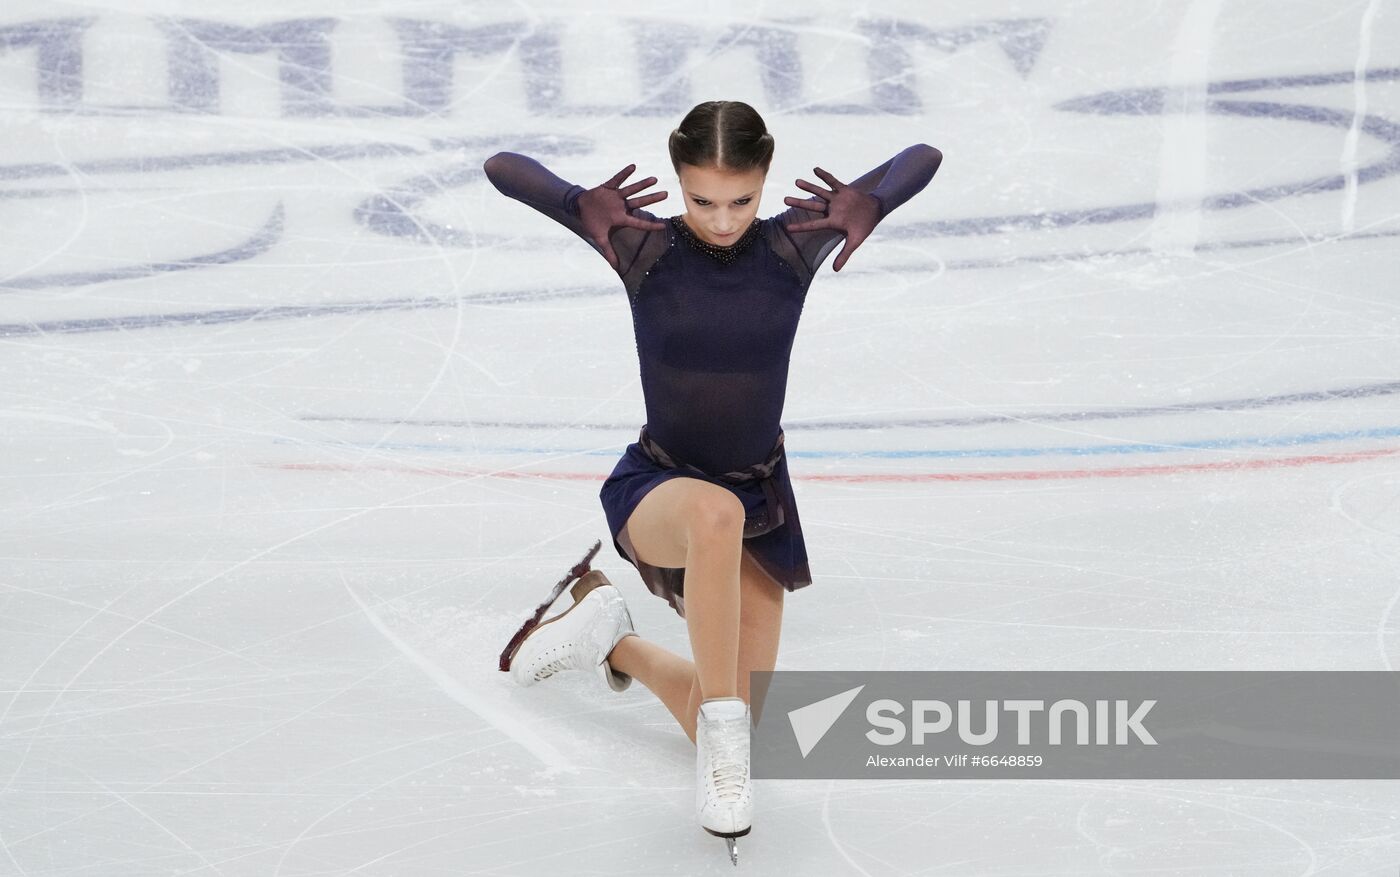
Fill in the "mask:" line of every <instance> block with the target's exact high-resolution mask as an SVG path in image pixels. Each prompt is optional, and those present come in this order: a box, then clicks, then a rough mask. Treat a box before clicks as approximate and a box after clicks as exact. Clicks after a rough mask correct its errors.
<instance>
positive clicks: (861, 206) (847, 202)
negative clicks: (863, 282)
mask: <svg viewBox="0 0 1400 877" xmlns="http://www.w3.org/2000/svg"><path fill="white" fill-rule="evenodd" d="M812 170H813V172H815V173H816V175H817V176H819V177H821V178H822V180H823V181H824V182H825V183H826V184H827V185H828V186H830V187H831V188H830V189H823V188H822V187H821V186H818V185H816V184H815V183H809V182H807V181H806V180H802V179H799V180H798V181H797V187H798V188H799V189H805V190H807V191H808V192H811V193H812V194H814V195H816V196H817V197H815V198H806V199H798V198H793V197H791V196H788V197H787V198H784V199H783V203H784V204H786V205H788V206H789V207H800V208H802V209H803V210H810V211H811V212H813V213H818V214H822V218H820V219H812V220H809V221H807V222H797V223H793V224H791V225H789V226H788V227H787V230H788V231H793V232H799V231H817V230H819V229H824V228H831V229H836V230H838V231H842V232H845V235H846V243H845V246H843V247H841V252H839V253H837V254H836V261H834V262H832V263H831V269H832V270H833V271H840V270H841V268H842V266H844V265H845V264H846V260H847V259H849V258H851V254H852V253H854V252H855V251H856V248H857V247H859V246H860V245H861V244H862V243H864V242H865V239H866V238H868V237H870V233H871V232H872V231H874V230H875V226H876V225H878V224H879V222H880V199H879V198H876V197H875V196H874V195H868V194H866V193H865V192H862V191H861V190H860V189H856V188H852V187H851V186H849V185H847V184H845V183H843V182H841V181H840V180H838V179H836V177H834V176H832V175H831V174H829V173H827V172H826V171H824V170H822V169H821V168H819V167H816V168H812Z"/></svg>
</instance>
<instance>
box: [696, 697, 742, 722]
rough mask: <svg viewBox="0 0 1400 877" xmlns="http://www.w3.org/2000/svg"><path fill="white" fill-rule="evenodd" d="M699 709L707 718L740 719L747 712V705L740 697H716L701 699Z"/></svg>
mask: <svg viewBox="0 0 1400 877" xmlns="http://www.w3.org/2000/svg"><path fill="white" fill-rule="evenodd" d="M700 709H702V710H704V711H705V717H706V718H708V719H717V720H727V719H742V718H743V717H744V716H745V715H746V714H747V713H748V709H749V705H748V704H746V703H744V701H743V699H742V698H738V697H717V698H714V699H713V700H706V701H703V702H702V703H701V704H700Z"/></svg>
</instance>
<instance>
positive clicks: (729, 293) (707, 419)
mask: <svg viewBox="0 0 1400 877" xmlns="http://www.w3.org/2000/svg"><path fill="white" fill-rule="evenodd" d="M932 156H938V158H941V155H938V154H937V152H936V151H935V150H931V148H930V147H923V146H913V147H910V148H909V149H907V150H905V151H904V152H902V153H900V154H899V155H897V156H895V157H894V158H891V159H890V160H889V161H887V162H885V163H884V164H883V165H881V166H880V167H878V168H875V169H874V170H872V171H870V172H869V173H867V174H866V175H865V176H863V177H861V178H859V179H857V180H855V181H853V182H852V183H851V184H850V185H851V186H852V187H854V188H856V189H859V190H860V191H863V192H866V193H869V194H872V195H874V196H875V197H876V198H877V199H878V200H879V203H880V207H881V216H883V215H885V214H887V213H888V212H889V211H891V210H893V209H894V208H895V207H897V206H898V205H899V204H901V203H903V202H904V201H906V200H908V199H909V198H910V197H912V196H913V195H914V194H915V193H917V192H918V191H919V190H920V189H922V188H923V187H924V186H925V185H927V183H928V181H929V179H930V178H931V177H932V176H933V173H934V170H936V168H937V161H936V160H934V159H933V157H932ZM486 172H487V176H488V177H489V178H490V180H491V182H492V183H493V184H494V185H495V186H496V188H497V189H499V190H500V191H501V192H502V193H504V194H506V195H509V196H510V197H512V198H515V199H517V200H520V201H522V202H524V203H526V204H529V205H530V206H531V207H534V208H535V209H536V210H539V211H540V212H542V213H544V214H546V215H547V216H549V217H550V218H552V219H554V220H556V221H558V222H559V223H561V224H563V225H564V226H566V227H568V228H569V229H571V230H572V231H573V232H574V233H575V234H578V235H579V237H581V238H583V239H584V240H585V241H587V242H588V243H589V245H590V246H592V247H593V248H594V249H595V250H599V252H601V249H600V248H599V247H598V246H597V244H595V243H594V242H593V241H591V240H589V239H588V238H587V237H586V236H585V235H584V233H583V231H582V224H581V222H580V220H579V214H578V197H579V195H581V194H582V193H583V192H584V188H583V187H582V186H578V185H574V184H571V183H569V182H567V181H565V180H562V179H560V178H558V177H556V176H555V175H554V174H553V173H551V172H550V171H549V170H548V169H546V168H545V167H544V166H543V165H541V164H540V163H538V162H536V161H535V160H534V159H531V158H529V157H527V156H523V155H518V154H516V153H510V152H502V153H499V154H497V155H495V156H493V157H492V158H491V159H490V160H488V162H487V164H486ZM632 215H634V216H640V217H643V218H645V219H648V220H656V219H657V217H655V216H654V215H652V214H651V213H648V212H647V211H645V210H633V211H632ZM819 216H820V215H819V214H817V213H813V212H811V211H807V210H803V209H800V208H796V207H793V208H789V209H788V210H786V211H784V212H783V213H780V214H778V215H777V216H773V217H770V218H768V219H755V220H754V222H753V225H752V226H751V227H750V228H749V229H748V230H747V231H746V232H745V233H744V234H743V235H742V236H741V237H740V239H739V240H738V241H736V242H735V243H733V244H730V245H729V246H728V247H724V248H717V247H715V246H714V245H707V244H704V243H703V242H700V241H699V240H698V239H697V238H695V236H694V235H693V233H692V232H691V231H690V230H689V228H688V227H687V226H686V225H685V223H684V221H683V220H682V219H681V218H680V217H672V218H671V219H670V220H669V221H667V222H666V228H665V229H664V230H656V231H648V230H642V229H635V228H628V227H618V228H614V229H613V230H612V232H611V233H610V234H609V242H610V243H611V244H612V246H613V251H614V253H615V254H616V255H617V257H618V260H619V261H618V274H619V276H620V277H621V279H622V281H623V286H624V287H625V288H626V290H627V297H628V301H629V303H630V304H631V308H632V326H633V330H634V333H635V335H636V340H637V357H638V361H639V364H640V367H641V382H642V395H643V397H644V399H645V403H646V417H647V421H646V425H645V427H643V429H642V434H641V435H640V436H639V437H638V441H636V442H633V443H631V444H629V445H628V446H627V449H626V451H625V452H624V453H623V455H622V458H621V459H620V460H618V462H617V465H616V466H615V467H614V468H613V471H612V474H611V475H609V476H608V478H607V480H606V481H604V482H603V486H602V489H601V490H600V491H599V499H600V500H601V501H602V504H603V512H604V514H605V515H606V516H607V519H608V527H609V529H610V530H611V531H612V538H613V547H614V548H616V549H617V553H618V554H619V555H620V556H621V557H623V558H624V559H626V560H627V561H628V562H629V563H631V564H632V565H633V566H635V567H636V568H637V571H638V572H639V573H640V574H641V577H642V580H643V581H644V582H645V583H646V586H647V588H648V590H650V591H651V592H652V593H653V594H656V595H657V596H659V597H661V598H663V599H665V600H666V601H667V602H668V603H669V604H670V605H671V607H672V608H673V609H675V610H676V612H677V613H679V614H680V615H681V616H682V617H684V615H685V602H684V594H685V570H683V569H672V568H663V567H654V566H651V565H650V564H648V563H645V562H643V561H642V560H640V559H639V558H638V557H637V552H636V550H635V549H634V548H633V546H632V543H631V540H630V539H629V538H628V535H627V519H628V518H629V517H630V516H631V514H632V511H633V510H634V509H635V508H636V507H637V504H638V503H639V502H641V501H642V498H643V497H644V496H646V494H647V492H648V491H650V490H651V489H652V488H654V487H656V486H657V485H658V484H661V483H662V482H664V481H667V480H669V479H671V478H679V477H687V478H701V479H703V480H706V481H710V482H711V483H714V484H717V485H719V486H721V487H724V488H726V489H728V490H730V491H731V492H733V493H734V495H735V496H737V497H738V498H739V500H740V501H741V502H742V503H743V504H744V509H745V511H746V513H747V515H746V520H745V527H744V547H745V548H746V549H747V550H748V551H749V553H750V554H751V555H752V556H753V558H754V559H755V560H756V561H757V562H758V564H759V566H761V567H762V568H763V569H764V570H765V571H766V572H767V573H768V575H769V576H771V577H772V578H773V579H774V580H775V581H776V582H778V583H779V584H780V585H782V586H783V587H784V588H786V589H787V590H789V591H793V590H796V589H797V588H801V587H805V586H806V585H809V584H811V583H812V576H811V572H810V570H809V569H808V564H807V547H806V543H805V542H804V541H803V538H802V524H801V522H800V520H799V518H798V512H797V502H796V500H795V499H794V497H793V493H792V482H791V478H790V476H789V473H788V466H787V457H786V454H785V453H784V451H785V444H784V442H783V441H782V438H783V436H782V428H781V426H780V423H779V421H780V420H781V417H782V413H783V402H784V397H785V395H786V392H787V377H788V360H789V355H790V354H791V352H792V344H793V339H794V338H795V337H796V334H797V323H798V319H799V317H800V316H801V314H802V304H803V301H804V299H805V298H806V295H807V288H808V287H809V286H810V285H811V282H812V276H813V275H814V274H815V273H816V271H817V268H818V267H819V266H820V265H821V263H822V261H823V260H824V259H825V258H826V257H827V255H828V254H830V252H831V251H832V250H833V249H835V247H836V245H837V244H838V243H840V242H841V240H842V238H843V237H844V235H843V233H842V232H841V231H839V230H831V229H824V230H818V231H809V232H799V233H792V232H789V231H788V229H787V226H788V225H789V224H795V223H799V222H804V221H809V220H812V219H817V218H819ZM717 250H718V251H721V252H722V251H730V252H725V253H723V255H722V256H720V255H716V251H717Z"/></svg>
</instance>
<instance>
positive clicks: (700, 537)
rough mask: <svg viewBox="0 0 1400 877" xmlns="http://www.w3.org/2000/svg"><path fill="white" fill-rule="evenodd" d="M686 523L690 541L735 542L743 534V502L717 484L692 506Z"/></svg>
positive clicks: (705, 542) (707, 542) (703, 542)
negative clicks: (712, 490) (718, 487)
mask: <svg viewBox="0 0 1400 877" xmlns="http://www.w3.org/2000/svg"><path fill="white" fill-rule="evenodd" d="M686 524H687V526H686V531H687V532H686V535H687V536H688V537H689V540H690V541H691V542H692V543H694V542H699V543H702V544H713V543H714V542H716V541H725V542H737V541H738V540H739V539H741V538H742V537H743V534H744V504H743V503H741V502H739V498H738V497H737V496H735V495H734V494H732V493H730V492H729V491H727V490H724V489H722V488H720V489H718V491H717V492H716V493H713V494H710V495H707V496H704V497H702V498H700V499H698V500H697V501H696V502H695V503H694V504H693V505H692V506H691V508H690V510H689V514H688V515H687V516H686Z"/></svg>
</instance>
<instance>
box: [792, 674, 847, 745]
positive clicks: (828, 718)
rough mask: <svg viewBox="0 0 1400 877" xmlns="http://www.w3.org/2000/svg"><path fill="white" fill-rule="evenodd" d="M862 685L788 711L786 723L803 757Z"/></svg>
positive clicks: (828, 728) (833, 722) (828, 729)
mask: <svg viewBox="0 0 1400 877" xmlns="http://www.w3.org/2000/svg"><path fill="white" fill-rule="evenodd" d="M864 687H865V686H864V685H857V686H856V687H855V688H852V689H850V690H849V691H843V692H841V693H840V694H833V695H832V696H831V697H826V698H822V699H821V700H819V701H817V702H816V703H809V704H807V705H806V706H803V707H798V708H797V709H795V710H789V711H788V714H787V715H788V723H789V724H791V725H792V734H793V736H794V737H796V738H797V746H798V748H799V749H801V750H802V757H803V758H806V757H807V753H809V752H811V751H812V749H813V748H814V747H815V746H816V745H817V744H818V743H820V742H821V740H822V738H823V737H825V736H826V732H827V731H830V730H831V726H832V725H834V724H836V720H837V719H839V718H841V714H842V713H844V712H845V711H846V707H848V706H850V705H851V701H853V700H855V699H856V695H857V694H860V690H861V689H862V688H864Z"/></svg>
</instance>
